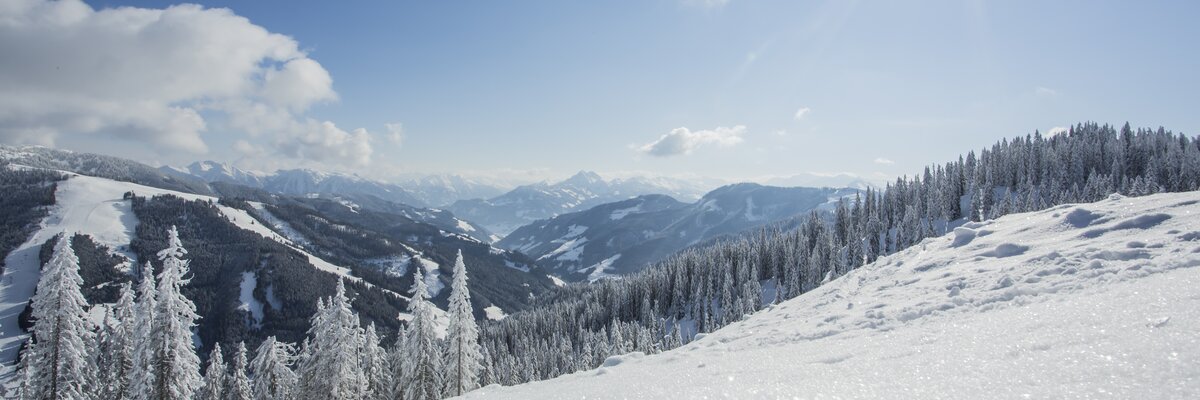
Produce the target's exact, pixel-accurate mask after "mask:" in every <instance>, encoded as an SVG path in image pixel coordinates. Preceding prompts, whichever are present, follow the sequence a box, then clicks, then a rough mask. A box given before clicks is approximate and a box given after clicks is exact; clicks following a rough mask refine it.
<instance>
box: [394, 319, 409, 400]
mask: <svg viewBox="0 0 1200 400" xmlns="http://www.w3.org/2000/svg"><path fill="white" fill-rule="evenodd" d="M409 307H411V305H410V306H409ZM389 358H390V359H391V367H392V398H394V399H403V398H404V392H405V388H406V387H408V382H409V381H410V380H411V378H410V377H409V375H408V372H409V369H410V368H409V365H408V363H409V360H408V328H407V327H406V326H405V325H400V329H399V330H397V332H396V343H395V344H394V345H393V346H392V351H391V353H390V354H389Z"/></svg>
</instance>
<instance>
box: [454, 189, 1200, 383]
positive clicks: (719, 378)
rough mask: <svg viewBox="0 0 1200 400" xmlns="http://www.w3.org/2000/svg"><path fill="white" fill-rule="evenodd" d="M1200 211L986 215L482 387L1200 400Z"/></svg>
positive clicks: (1101, 207)
mask: <svg viewBox="0 0 1200 400" xmlns="http://www.w3.org/2000/svg"><path fill="white" fill-rule="evenodd" d="M1198 203H1200V193H1197V192H1192V193H1182V194H1160V195H1154V196H1147V197H1140V198H1125V197H1121V196H1117V195H1114V196H1112V197H1110V198H1108V199H1106V200H1103V201H1100V202H1097V203H1091V204H1080V205H1065V206H1059V207H1055V208H1051V209H1048V210H1044V211H1039V212H1033V213H1024V214H1014V215H1009V216H1006V217H1003V218H1000V219H998V220H995V221H987V222H983V223H969V224H967V225H965V226H963V227H960V228H958V229H956V230H955V231H954V232H952V233H950V234H948V235H945V236H942V237H938V238H931V239H927V240H925V241H924V242H922V243H921V244H919V245H917V246H914V247H912V248H910V249H907V250H905V251H902V252H900V253H897V254H894V255H892V256H889V257H886V258H883V259H880V260H879V261H878V262H876V263H873V264H871V265H868V266H865V267H863V268H861V269H858V270H856V271H853V272H851V273H849V274H847V275H845V276H842V277H840V278H838V279H836V280H834V281H832V282H830V283H829V284H826V285H824V286H822V287H820V288H817V289H815V290H813V291H811V292H809V293H806V294H804V295H802V296H799V297H797V298H794V299H792V300H789V301H786V302H783V303H781V304H778V305H775V306H773V307H770V308H769V309H767V310H764V311H761V312H759V313H757V314H755V315H753V316H751V317H749V318H747V319H746V320H743V321H741V322H739V323H735V324H732V325H730V326H727V327H725V328H724V329H721V330H719V331H717V332H715V333H712V334H710V335H707V336H705V337H702V338H700V339H698V340H695V341H693V342H691V343H688V344H686V345H684V346H683V347H681V348H678V349H675V350H672V351H669V352H666V353H662V354H658V355H653V356H643V355H641V354H639V353H634V354H628V355H625V356H619V357H612V358H610V359H609V360H607V361H606V362H605V363H604V366H602V367H601V368H598V369H596V370H592V371H585V372H579V373H575V374H572V375H567V376H563V377H559V378H556V379H552V380H548V381H542V382H534V383H529V384H525V385H519V386H515V387H500V386H495V385H493V386H489V387H485V388H482V389H479V390H477V391H475V392H472V393H470V394H468V395H466V396H465V397H466V398H468V399H584V398H587V399H608V398H615V399H620V398H629V399H643V398H672V399H676V398H678V399H701V398H735V399H744V398H805V399H836V398H873V399H874V398H889V399H894V398H901V399H911V398H922V399H924V398H935V399H936V398H943V399H992V398H995V399H1021V398H1033V399H1048V398H1055V399H1057V398H1113V399H1132V398H1136V399H1189V398H1190V399H1194V398H1200V268H1196V267H1197V266H1200V204H1198Z"/></svg>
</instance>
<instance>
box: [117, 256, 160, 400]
mask: <svg viewBox="0 0 1200 400" xmlns="http://www.w3.org/2000/svg"><path fill="white" fill-rule="evenodd" d="M157 299H158V288H157V285H155V283H154V269H153V267H151V265H150V263H149V262H146V263H145V264H143V265H142V270H141V280H140V281H139V282H138V289H137V302H136V303H135V304H134V307H133V308H134V328H133V364H132V368H131V369H130V370H129V383H128V384H127V385H126V386H125V398H127V399H131V400H146V399H150V398H151V397H150V395H151V394H152V388H153V387H154V369H153V368H152V364H151V362H152V361H153V360H154V354H155V351H154V346H153V344H152V343H151V340H150V337H151V336H150V334H151V332H152V331H153V329H154V313H155V312H157V308H158V300H157Z"/></svg>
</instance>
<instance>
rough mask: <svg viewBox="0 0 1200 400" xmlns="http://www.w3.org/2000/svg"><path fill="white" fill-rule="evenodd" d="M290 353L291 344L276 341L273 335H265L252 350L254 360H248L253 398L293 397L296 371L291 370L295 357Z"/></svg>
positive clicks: (284, 399) (282, 398)
mask: <svg viewBox="0 0 1200 400" xmlns="http://www.w3.org/2000/svg"><path fill="white" fill-rule="evenodd" d="M292 353H293V352H292V347H291V345H289V344H287V343H281V342H278V341H276V340H275V337H274V336H269V337H267V339H266V340H264V341H263V342H262V344H261V345H259V346H258V350H256V351H255V352H254V360H253V361H251V362H250V373H251V375H252V376H253V377H254V386H253V393H254V399H255V400H288V399H291V398H293V397H292V393H295V387H296V373H295V372H292V369H291V367H290V365H291V364H292V361H293V358H294V357H295V356H293V354H292Z"/></svg>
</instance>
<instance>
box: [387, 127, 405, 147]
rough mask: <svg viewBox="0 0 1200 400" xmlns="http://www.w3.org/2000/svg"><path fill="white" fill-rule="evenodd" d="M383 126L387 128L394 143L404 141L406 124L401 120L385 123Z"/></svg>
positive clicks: (388, 136) (388, 135)
mask: <svg viewBox="0 0 1200 400" xmlns="http://www.w3.org/2000/svg"><path fill="white" fill-rule="evenodd" d="M383 127H384V128H385V129H387V138H388V140H390V141H391V142H392V143H395V144H396V145H400V144H401V143H403V142H404V124H401V123H399V122H389V123H386V124H383Z"/></svg>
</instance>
